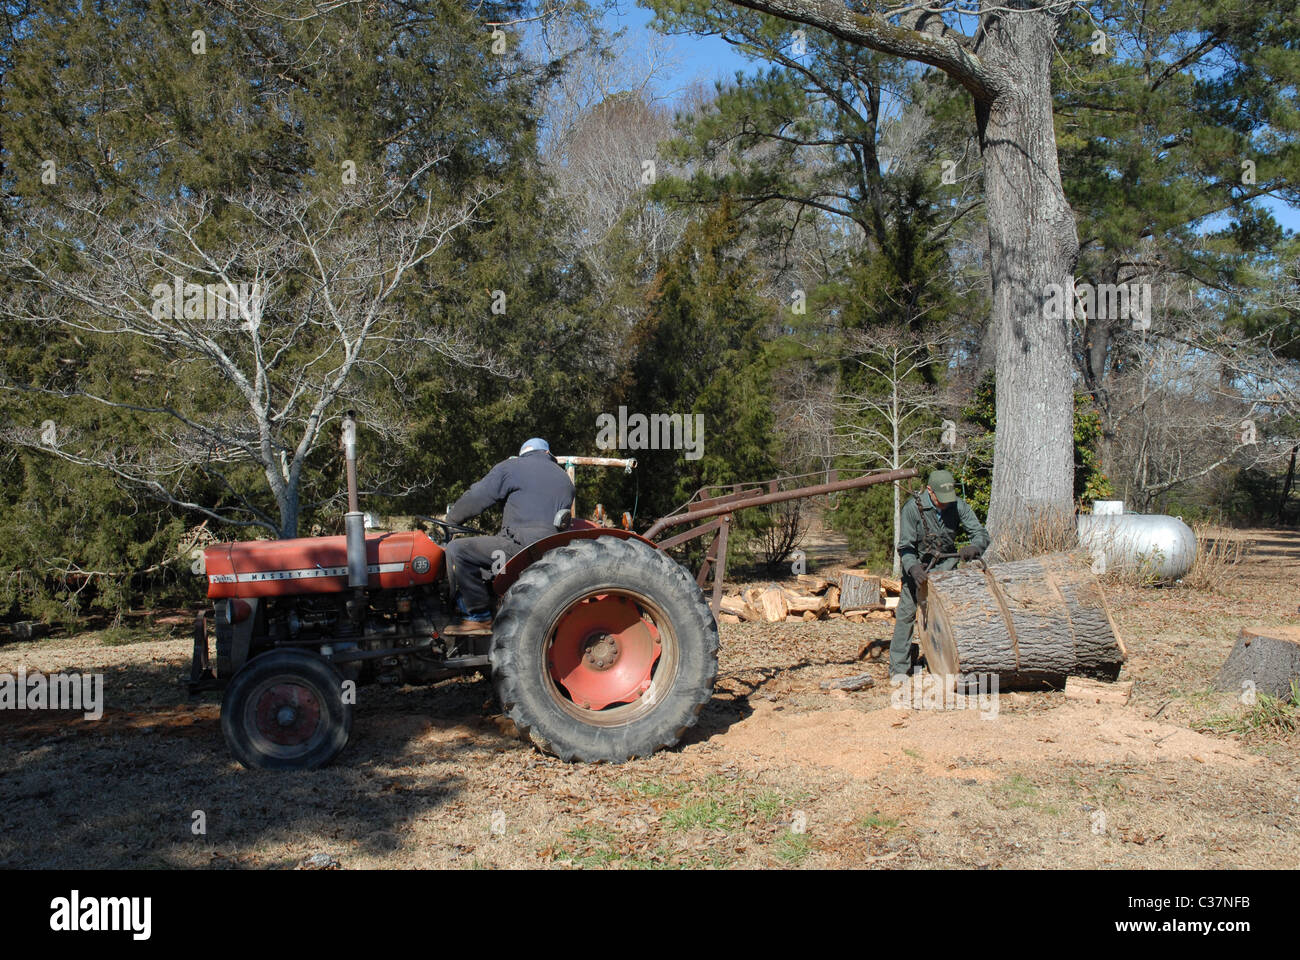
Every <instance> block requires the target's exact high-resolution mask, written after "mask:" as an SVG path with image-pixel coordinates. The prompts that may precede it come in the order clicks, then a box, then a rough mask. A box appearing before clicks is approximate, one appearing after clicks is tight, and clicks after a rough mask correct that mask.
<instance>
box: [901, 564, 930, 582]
mask: <svg viewBox="0 0 1300 960" xmlns="http://www.w3.org/2000/svg"><path fill="white" fill-rule="evenodd" d="M907 575H908V576H909V577H911V578H912V582H913V583H915V584H916V585H917V586H918V587H919V586H920V585H921V584H923V583H925V581H926V580H928V579H929V578H930V575H929V574H928V573H926V572H925V567H923V566H921V565H920V564H919V563H914V564H912V565H911V566H910V567H908V568H907Z"/></svg>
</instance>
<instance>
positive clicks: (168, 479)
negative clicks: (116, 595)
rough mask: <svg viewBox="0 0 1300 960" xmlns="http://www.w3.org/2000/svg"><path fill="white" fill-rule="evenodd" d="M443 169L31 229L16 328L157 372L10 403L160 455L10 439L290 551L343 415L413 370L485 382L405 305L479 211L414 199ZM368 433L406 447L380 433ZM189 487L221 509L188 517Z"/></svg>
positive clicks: (29, 217)
mask: <svg viewBox="0 0 1300 960" xmlns="http://www.w3.org/2000/svg"><path fill="white" fill-rule="evenodd" d="M436 162H437V161H429V162H428V163H426V164H424V165H422V166H421V167H420V168H419V170H418V171H417V173H416V174H415V175H413V176H412V177H410V178H409V179H406V180H405V181H401V182H385V181H382V180H380V179H378V178H376V177H366V176H361V177H358V180H357V182H356V183H349V184H341V185H339V186H337V187H335V188H332V189H331V188H321V189H318V190H315V191H312V190H303V191H301V192H298V193H286V192H284V191H273V190H270V189H267V188H265V187H264V186H258V187H254V188H253V189H251V190H249V191H248V192H246V193H243V194H239V195H228V196H223V197H219V198H218V197H206V196H181V197H179V198H177V199H175V200H172V201H169V202H165V203H158V204H157V205H155V206H153V207H151V208H142V209H138V210H136V211H134V212H133V213H132V214H131V215H129V216H127V217H124V216H122V215H120V214H118V213H116V212H115V211H114V210H112V209H110V208H109V207H107V206H106V204H105V203H104V202H102V201H100V200H98V199H95V198H88V199H70V200H64V201H62V202H60V203H59V204H58V205H54V204H50V205H42V206H34V207H33V208H31V209H30V210H28V211H26V212H25V213H23V214H22V215H21V219H20V221H19V224H18V228H17V229H16V230H15V231H14V233H13V236H12V237H11V238H10V242H9V243H8V244H6V246H5V249H4V250H3V252H0V268H3V269H5V270H7V271H9V272H11V273H12V274H13V275H14V276H15V277H17V278H19V279H20V280H21V281H24V283H23V289H22V290H21V291H20V292H19V294H17V295H16V296H14V297H13V298H12V299H11V300H10V302H9V304H8V309H7V310H6V313H7V314H8V315H9V317H10V318H12V319H15V320H18V321H20V322H24V323H29V324H35V325H38V326H46V327H50V328H58V329H62V330H65V331H68V332H70V333H72V334H74V335H81V336H85V335H90V336H92V337H95V338H101V339H102V340H103V342H105V343H110V342H113V341H119V342H121V341H124V342H125V344H126V346H127V349H128V350H129V349H131V347H132V345H133V346H134V347H143V348H145V349H147V350H149V351H152V352H153V353H154V354H155V355H156V357H157V360H158V364H157V366H156V368H155V369H150V370H147V371H145V373H146V375H145V376H143V377H141V378H139V379H138V380H137V381H136V383H135V386H134V389H132V390H129V391H124V390H123V389H122V387H121V384H118V383H114V384H113V385H111V386H109V385H108V384H107V383H104V384H103V386H102V387H100V388H95V387H92V386H89V385H88V384H87V378H77V379H76V381H75V382H73V383H71V384H61V385H58V386H50V385H48V384H39V385H34V384H18V383H13V382H10V381H8V379H7V378H6V379H5V381H4V386H6V387H7V388H9V389H25V390H39V391H40V392H42V393H45V394H47V395H55V396H60V397H63V398H65V399H66V400H67V401H68V402H71V403H79V404H86V405H90V406H96V405H98V406H100V407H103V408H110V409H112V410H116V411H119V412H122V413H125V414H130V415H133V416H136V417H138V418H141V419H142V420H144V421H145V422H146V423H147V424H148V427H149V431H150V433H151V434H152V438H151V442H149V443H148V444H140V445H136V446H129V445H127V443H126V441H124V440H123V439H122V438H120V437H115V436H104V435H96V436H76V435H69V432H68V431H64V432H63V433H62V435H59V434H58V433H57V432H55V433H54V434H53V435H51V434H50V432H49V431H48V430H47V431H46V432H45V433H44V435H42V432H41V431H39V430H34V429H29V428H12V429H9V430H8V431H7V432H6V437H5V438H6V439H7V440H8V441H9V442H11V443H18V444H24V445H27V446H30V447H38V448H41V449H44V450H47V451H48V452H49V453H50V454H52V455H54V456H59V457H62V458H64V459H66V460H69V461H72V462H74V463H78V464H84V465H86V466H90V467H97V468H101V469H105V470H109V471H111V472H112V473H113V474H115V475H116V476H117V477H119V478H120V479H121V480H123V481H125V482H127V483H129V484H132V485H136V486H138V487H142V488H144V489H145V490H146V491H147V492H148V493H149V494H151V495H152V496H154V497H156V498H159V499H161V500H163V501H166V502H168V503H171V504H174V505H176V506H179V507H182V508H184V509H186V510H191V511H194V512H196V513H199V514H202V515H205V516H208V517H211V518H213V519H217V520H221V521H223V522H228V523H234V524H238V525H243V526H250V527H260V528H262V529H265V530H267V531H269V532H270V533H272V534H274V535H277V536H280V537H290V536H295V535H296V533H297V528H298V518H299V514H300V510H301V506H302V505H301V503H300V490H301V483H302V479H303V471H304V469H305V467H306V466H307V461H308V457H309V456H310V454H311V453H312V451H313V450H314V449H315V448H316V447H317V445H318V443H319V442H320V439H321V436H322V431H323V430H324V428H325V427H326V426H327V425H328V424H329V423H330V422H331V421H332V420H333V419H335V418H336V417H338V416H339V414H340V412H341V407H342V405H343V403H344V402H345V401H346V403H348V404H349V405H352V406H355V407H357V408H358V409H360V410H362V411H363V412H364V411H366V410H367V409H370V410H374V409H375V405H374V404H373V403H371V402H369V401H368V398H367V396H366V395H365V394H364V393H363V392H361V391H359V390H358V389H357V385H358V381H360V380H361V379H362V378H365V379H369V380H371V381H372V382H373V381H374V380H376V379H379V378H383V379H386V380H388V381H389V382H392V383H395V384H397V385H398V386H399V387H400V386H401V380H402V377H403V373H404V371H406V370H407V369H408V368H409V364H410V362H411V360H412V358H413V357H414V356H415V355H416V354H417V353H418V352H420V351H435V352H436V353H438V354H440V355H442V356H443V357H445V358H447V359H449V360H451V361H452V362H454V363H456V364H464V365H470V366H477V367H483V368H492V367H493V366H494V364H495V361H494V359H493V357H492V355H491V354H490V353H489V352H487V351H486V350H484V349H483V348H481V347H480V346H478V345H476V344H475V342H474V341H473V339H472V337H471V336H470V335H469V333H468V331H467V330H466V328H465V327H464V325H463V324H461V323H459V322H457V321H456V320H454V319H451V318H447V317H443V316H438V315H431V316H410V315H409V314H408V313H407V307H406V306H405V303H409V302H411V301H409V300H407V301H405V303H404V298H406V297H409V296H413V295H415V294H416V293H418V291H419V288H420V285H421V283H422V282H425V280H426V277H425V275H424V270H423V268H424V267H426V266H427V264H428V262H429V261H430V258H432V257H433V256H434V254H435V253H436V252H437V251H438V250H439V249H440V248H441V247H442V246H443V245H444V244H445V243H446V242H447V240H448V238H449V237H450V236H451V235H452V234H453V232H454V231H456V230H457V229H458V228H460V227H462V226H464V225H465V224H467V223H469V222H471V221H472V220H473V219H474V217H475V211H476V210H477V209H478V207H479V206H480V205H481V204H482V203H483V202H484V201H485V200H487V199H488V198H489V197H490V195H491V193H490V191H488V190H480V191H478V192H476V193H474V194H473V195H472V196H469V197H468V198H465V199H464V200H462V201H460V202H453V203H442V202H439V201H437V200H435V199H434V195H435V193H436V191H435V190H432V189H425V188H427V187H429V186H430V185H429V184H422V183H421V180H422V178H424V177H426V176H430V175H431V173H432V171H433V170H434V168H435V166H436ZM101 380H102V378H101ZM371 423H372V426H373V429H375V430H378V431H387V432H388V433H389V434H390V435H391V434H392V433H393V432H394V431H397V430H399V429H400V424H399V423H397V422H396V421H394V420H393V419H391V418H389V417H384V416H380V415H378V414H376V415H375V416H374V417H373V418H372V420H371ZM240 465H245V466H246V465H253V466H254V467H255V468H256V470H257V471H258V472H259V473H260V474H261V476H262V477H263V478H264V485H256V484H251V483H249V482H248V481H247V480H244V479H242V478H236V477H235V476H233V475H232V473H233V472H234V470H235V468H237V467H238V466H240ZM195 470H197V471H198V472H199V473H201V474H202V475H205V476H206V477H207V478H209V479H211V480H215V481H216V482H218V483H220V484H221V485H222V486H223V487H224V488H225V489H226V491H227V494H228V497H229V500H228V505H226V506H214V505H212V504H209V503H200V502H197V501H196V500H195V499H194V498H193V496H192V495H191V494H190V492H189V491H188V490H187V489H186V478H187V477H191V476H192V475H193V473H192V472H193V471H195ZM259 486H260V489H259ZM267 492H269V493H270V495H271V499H272V501H273V503H274V508H273V511H272V510H268V509H267V508H266V507H265V503H266V500H265V494H266V493H267ZM259 494H260V496H259ZM259 500H260V503H259Z"/></svg>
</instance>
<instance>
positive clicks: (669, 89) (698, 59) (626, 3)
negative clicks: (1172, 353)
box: [605, 0, 1300, 231]
mask: <svg viewBox="0 0 1300 960" xmlns="http://www.w3.org/2000/svg"><path fill="white" fill-rule="evenodd" d="M652 16H653V14H652V13H651V12H650V11H649V10H646V9H644V8H642V7H639V6H637V5H636V4H635V2H634V0H619V2H618V6H617V7H616V8H614V9H613V10H612V11H611V12H610V14H609V15H608V16H607V17H606V21H605V22H606V24H607V25H608V26H609V28H610V29H616V28H618V27H626V28H627V31H628V39H629V40H630V41H631V42H632V43H636V42H637V38H638V35H640V36H645V37H649V36H650V35H651V34H652V33H653V32H654V31H652V30H651V28H650V26H649V24H650V20H651V18H652ZM668 39H669V41H670V42H671V44H672V48H673V55H674V57H675V59H676V60H678V61H679V62H680V65H681V66H680V72H679V74H678V75H677V76H675V77H672V78H671V79H665V80H664V81H663V82H661V83H660V84H659V85H658V91H657V92H658V93H659V94H660V95H661V96H665V97H668V98H670V99H671V98H673V97H674V95H675V94H676V92H677V91H680V90H682V89H683V88H685V87H687V86H689V85H690V84H691V83H692V82H694V81H699V80H702V81H704V82H706V83H707V84H709V85H710V86H712V84H713V82H714V81H715V80H729V79H731V78H732V77H733V76H734V75H735V73H736V71H737V70H741V71H745V72H748V71H750V70H753V69H754V63H753V62H752V61H749V60H746V59H745V58H744V57H742V56H740V55H739V54H738V53H736V51H735V49H734V48H733V47H732V46H731V45H730V44H728V43H726V42H725V41H723V40H722V39H720V38H718V37H697V36H693V35H674V36H671V37H669V38H668ZM1264 204H1265V206H1266V207H1267V208H1268V209H1269V210H1271V211H1272V213H1273V215H1274V216H1275V217H1277V219H1278V222H1279V223H1281V225H1282V226H1283V227H1285V228H1286V229H1288V230H1292V231H1296V230H1300V210H1297V209H1296V208H1294V207H1290V206H1288V205H1286V204H1284V203H1282V202H1280V201H1276V200H1270V199H1266V200H1265V201H1264ZM1223 222H1226V221H1223ZM1223 222H1220V223H1215V224H1213V225H1212V226H1215V227H1218V226H1222V225H1223Z"/></svg>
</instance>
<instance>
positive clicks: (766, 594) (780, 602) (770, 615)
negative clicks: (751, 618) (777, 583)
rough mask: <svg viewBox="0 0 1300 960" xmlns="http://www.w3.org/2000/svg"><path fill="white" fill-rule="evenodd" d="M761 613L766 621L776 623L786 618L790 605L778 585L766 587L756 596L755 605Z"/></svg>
mask: <svg viewBox="0 0 1300 960" xmlns="http://www.w3.org/2000/svg"><path fill="white" fill-rule="evenodd" d="M756 606H757V608H758V609H759V610H761V611H762V613H763V619H764V620H766V621H767V622H768V623H778V622H780V621H781V620H784V619H785V618H786V615H787V614H788V613H789V612H790V605H789V603H787V602H786V599H785V593H784V592H783V591H782V590H781V588H780V587H768V588H767V589H766V590H764V591H763V592H762V593H761V594H759V597H758V604H757V605H756Z"/></svg>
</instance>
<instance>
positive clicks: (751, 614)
mask: <svg viewBox="0 0 1300 960" xmlns="http://www.w3.org/2000/svg"><path fill="white" fill-rule="evenodd" d="M718 606H719V608H720V609H721V610H722V612H723V613H727V614H730V615H731V616H733V617H739V618H740V619H741V620H745V621H747V622H749V623H759V622H761V621H762V619H763V615H762V614H761V613H759V612H758V611H757V610H755V609H754V607H753V606H752V605H750V604H748V603H746V602H745V601H744V600H743V599H742V598H740V597H723V598H722V602H721V603H719V604H718Z"/></svg>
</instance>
